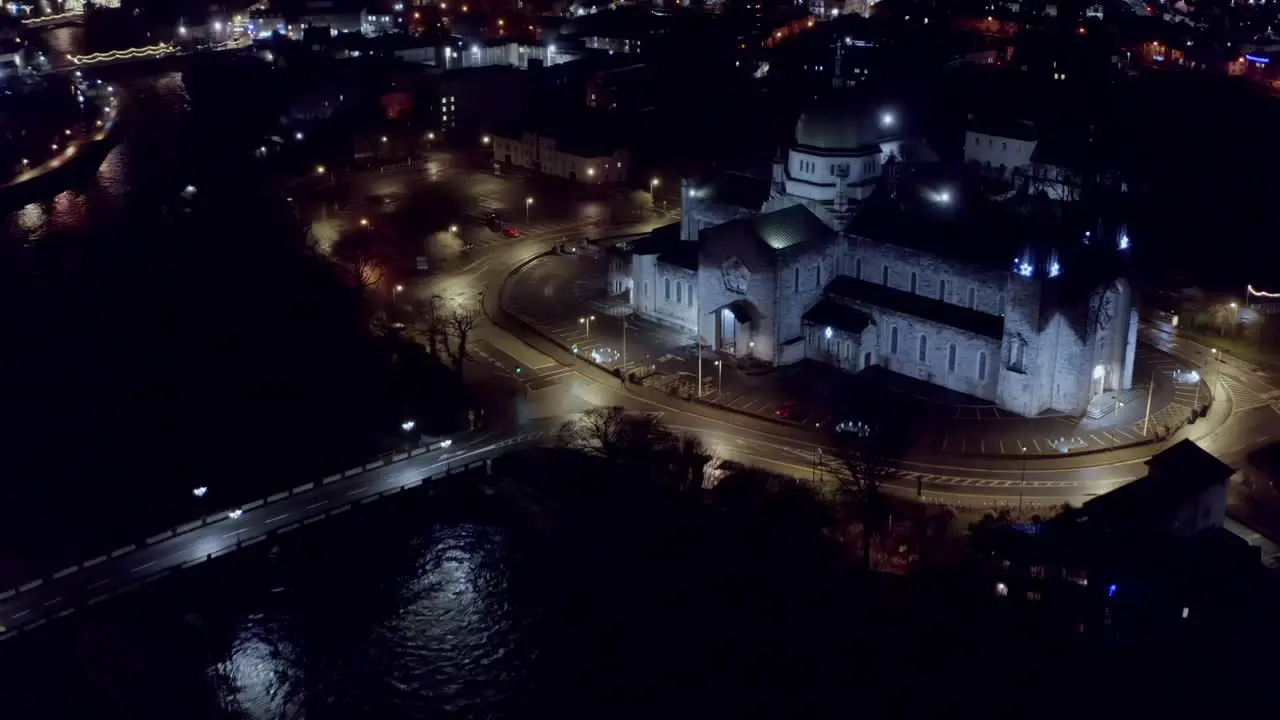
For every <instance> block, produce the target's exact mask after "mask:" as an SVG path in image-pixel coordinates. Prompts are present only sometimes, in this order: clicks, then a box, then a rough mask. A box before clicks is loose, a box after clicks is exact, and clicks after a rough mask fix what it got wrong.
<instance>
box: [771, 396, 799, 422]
mask: <svg viewBox="0 0 1280 720" xmlns="http://www.w3.org/2000/svg"><path fill="white" fill-rule="evenodd" d="M773 414H774V415H776V416H778V418H779V419H781V420H795V419H796V415H798V414H799V410H798V409H797V408H796V404H795V403H794V402H792V401H790V400H788V401H786V402H784V403H782V404H781V405H779V406H778V409H777V410H774V411H773Z"/></svg>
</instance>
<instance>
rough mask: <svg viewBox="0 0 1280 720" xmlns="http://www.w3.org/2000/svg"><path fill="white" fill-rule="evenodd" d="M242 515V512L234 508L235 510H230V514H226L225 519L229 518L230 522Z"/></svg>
mask: <svg viewBox="0 0 1280 720" xmlns="http://www.w3.org/2000/svg"><path fill="white" fill-rule="evenodd" d="M243 514H244V511H243V510H241V509H239V508H236V509H235V510H232V511H231V512H229V513H227V517H229V518H231V519H232V520H235V519H237V518H239V517H240V516H241V515H243ZM236 532H240V531H239V530H237V531H236Z"/></svg>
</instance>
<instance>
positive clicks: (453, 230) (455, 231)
mask: <svg viewBox="0 0 1280 720" xmlns="http://www.w3.org/2000/svg"><path fill="white" fill-rule="evenodd" d="M449 232H451V233H453V234H454V235H457V234H458V226H457V225H450V226H449Z"/></svg>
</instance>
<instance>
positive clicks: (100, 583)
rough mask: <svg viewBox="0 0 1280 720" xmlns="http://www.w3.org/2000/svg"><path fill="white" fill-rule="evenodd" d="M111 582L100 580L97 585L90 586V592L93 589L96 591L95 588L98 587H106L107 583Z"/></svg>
mask: <svg viewBox="0 0 1280 720" xmlns="http://www.w3.org/2000/svg"><path fill="white" fill-rule="evenodd" d="M109 582H111V581H110V580H99V581H98V582H96V583H94V584H92V585H90V586H89V589H90V590H92V589H94V588H96V587H101V586H103V585H106V584H107V583H109Z"/></svg>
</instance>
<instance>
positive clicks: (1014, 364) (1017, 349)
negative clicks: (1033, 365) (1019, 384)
mask: <svg viewBox="0 0 1280 720" xmlns="http://www.w3.org/2000/svg"><path fill="white" fill-rule="evenodd" d="M1026 361H1027V344H1026V343H1025V342H1023V341H1022V338H1017V339H1015V340H1014V341H1013V345H1012V346H1011V347H1010V348H1009V369H1010V370H1016V371H1018V372H1022V371H1023V369H1024V368H1023V364H1024V363H1025V362H1026Z"/></svg>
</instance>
